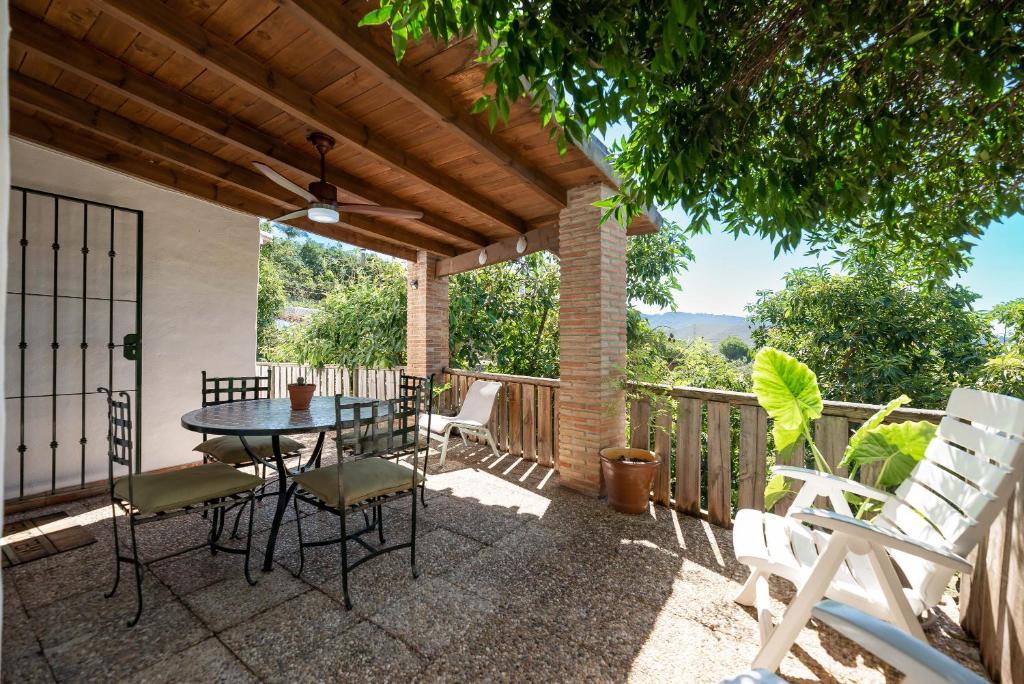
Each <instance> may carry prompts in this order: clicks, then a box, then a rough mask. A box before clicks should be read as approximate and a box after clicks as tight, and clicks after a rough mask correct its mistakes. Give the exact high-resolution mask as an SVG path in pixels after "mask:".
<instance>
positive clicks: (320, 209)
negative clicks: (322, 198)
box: [309, 204, 340, 223]
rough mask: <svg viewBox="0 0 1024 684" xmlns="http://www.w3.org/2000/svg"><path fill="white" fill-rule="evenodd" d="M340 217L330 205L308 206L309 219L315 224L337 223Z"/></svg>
mask: <svg viewBox="0 0 1024 684" xmlns="http://www.w3.org/2000/svg"><path fill="white" fill-rule="evenodd" d="M339 218H340V216H339V215H338V210H337V209H335V208H334V207H332V206H330V205H324V204H310V205H309V219H310V220H311V221H316V222H317V223H337V222H338V219H339Z"/></svg>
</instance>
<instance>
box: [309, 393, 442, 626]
mask: <svg viewBox="0 0 1024 684" xmlns="http://www.w3.org/2000/svg"><path fill="white" fill-rule="evenodd" d="M422 391H423V388H420V389H419V390H418V391H417V392H416V393H414V394H412V395H409V396H402V397H399V398H398V399H389V400H386V401H373V402H363V403H357V404H347V405H344V411H345V412H346V413H348V412H349V411H351V419H350V420H349V419H348V418H347V417H345V418H344V419H343V416H342V411H343V405H342V403H341V397H340V396H337V397H335V400H334V401H335V404H334V405H335V415H336V416H337V434H336V438H335V444H336V445H337V451H338V462H337V463H336V464H334V465H330V466H325V467H322V468H316V469H313V470H307V471H305V472H303V473H299V474H298V475H295V476H294V478H293V480H294V482H295V484H296V485H297V489H296V492H295V499H294V505H295V513H296V519H297V524H298V536H299V569H298V571H297V572H296V573H295V574H296V575H301V574H302V569H303V565H304V563H305V555H304V549H305V548H306V547H310V546H326V545H329V544H340V545H341V585H342V592H343V594H344V596H345V607H346V608H348V609H351V608H352V600H351V598H350V596H349V591H348V573H349V572H350V571H351V570H353V569H355V568H356V567H357V566H359V565H362V564H363V563H365V562H366V561H368V560H370V559H371V558H375V557H377V556H379V555H381V554H384V553H389V552H391V551H397V550H400V549H406V548H407V549H409V554H410V564H411V566H412V574H413V577H417V576H418V575H419V572H418V570H417V569H416V508H417V506H416V487H417V486H419V484H420V483H421V482H422V477H421V476H420V474H419V449H418V448H416V445H417V444H419V439H420V438H419V417H420V414H419V407H420V405H421V396H419V395H420V393H422ZM406 449H408V452H407V453H411V454H412V463H411V466H412V467H411V468H410V467H408V466H407V465H404V464H402V463H399V462H398V461H396V460H393V459H394V456H393V455H394V454H395V453H396V452H399V451H402V450H406ZM404 497H408V498H410V500H411V504H412V506H411V508H412V513H411V516H412V517H411V532H410V538H409V541H408V542H402V543H398V544H392V545H390V546H385V545H384V544H385V539H384V509H383V504H384V503H385V502H389V501H394V500H397V499H401V498H404ZM299 501H303V502H305V503H308V504H310V505H312V506H314V507H316V508H318V509H320V510H322V511H326V512H328V513H332V514H334V515H337V516H338V519H339V521H340V530H341V535H340V536H339V537H337V538H333V539H325V540H317V541H308V542H307V541H305V540H304V539H303V536H302V517H301V516H299V515H298V513H299ZM368 509H370V510H372V511H373V514H374V515H373V522H372V523H370V522H367V524H366V525H365V526H364V527H362V528H361V529H359V530H357V531H355V532H349V531H348V523H347V521H346V517H347V515H348V514H349V513H353V512H359V511H363V512H365V511H367V510H368ZM374 530H376V531H377V534H378V539H379V545H378V546H376V547H375V546H373V545H371V544H370V543H368V542H367V541H366V540H364V539H363V536H364V535H366V534H367V533H369V532H372V531H374ZM349 541H354V542H356V543H357V544H359V545H361V546H363V547H364V548H365V549H366V550H367V553H366V554H365V555H363V556H362V557H360V558H359V559H358V560H356V561H355V562H353V563H349V562H348V542H349Z"/></svg>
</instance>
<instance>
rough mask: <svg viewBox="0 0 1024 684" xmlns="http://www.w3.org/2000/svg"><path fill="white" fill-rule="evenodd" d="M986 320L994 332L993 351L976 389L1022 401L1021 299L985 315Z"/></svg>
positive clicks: (1023, 330) (1023, 323)
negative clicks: (1006, 395) (1013, 397)
mask: <svg viewBox="0 0 1024 684" xmlns="http://www.w3.org/2000/svg"><path fill="white" fill-rule="evenodd" d="M987 319H988V322H989V325H991V326H992V329H993V331H994V332H995V337H996V345H995V349H996V350H995V353H994V355H993V356H992V357H991V358H989V359H988V360H986V361H985V366H984V367H983V368H982V370H981V377H980V379H979V381H978V385H979V386H980V387H982V388H983V389H987V390H991V391H993V392H1000V393H1002V394H1009V395H1010V396H1015V397H1024V298H1020V299H1014V300H1012V301H1009V302H1006V303H1005V304H1000V305H999V306H997V307H995V308H993V309H992V310H991V311H990V312H989V313H988V317H987Z"/></svg>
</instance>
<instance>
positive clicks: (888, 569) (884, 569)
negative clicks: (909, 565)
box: [868, 546, 928, 644]
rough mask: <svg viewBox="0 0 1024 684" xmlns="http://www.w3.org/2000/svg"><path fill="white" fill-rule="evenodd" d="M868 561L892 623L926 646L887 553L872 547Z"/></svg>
mask: <svg viewBox="0 0 1024 684" xmlns="http://www.w3.org/2000/svg"><path fill="white" fill-rule="evenodd" d="M868 561H869V562H870V563H871V569H872V570H874V572H875V577H877V578H878V583H879V584H880V585H881V587H882V593H883V594H885V599H886V602H887V603H888V604H889V612H890V613H891V615H892V623H893V624H894V625H896V626H897V627H899V628H900V629H902V630H903V631H904V632H906V633H907V634H909V635H910V636H912V637H914V638H915V639H919V640H920V641H923V642H924V643H926V644H927V643H928V637H927V636H926V635H925V633H924V628H923V627H922V626H921V622H920V620H918V619H917V616H916V615H915V614H914V609H913V608H911V607H910V602H909V601H907V595H906V594H905V593H903V584H902V583H901V582H900V578H899V576H898V575H897V574H896V569H895V568H893V567H892V559H890V557H889V553H888V552H887V551H886V550H885V549H884V548H882V547H879V546H872V547H871V551H870V552H868Z"/></svg>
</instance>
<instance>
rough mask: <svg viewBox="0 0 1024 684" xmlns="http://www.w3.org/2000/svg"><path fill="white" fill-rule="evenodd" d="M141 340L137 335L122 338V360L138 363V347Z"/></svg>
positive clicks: (132, 334)
mask: <svg viewBox="0 0 1024 684" xmlns="http://www.w3.org/2000/svg"><path fill="white" fill-rule="evenodd" d="M140 344H141V340H140V339H139V335H138V334H137V333H128V334H127V335H125V336H124V344H123V345H122V349H121V353H122V354H124V358H126V359H128V360H129V361H138V359H139V345H140Z"/></svg>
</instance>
